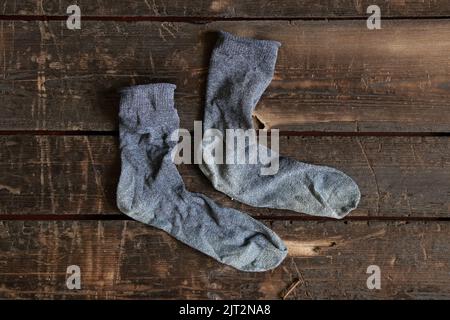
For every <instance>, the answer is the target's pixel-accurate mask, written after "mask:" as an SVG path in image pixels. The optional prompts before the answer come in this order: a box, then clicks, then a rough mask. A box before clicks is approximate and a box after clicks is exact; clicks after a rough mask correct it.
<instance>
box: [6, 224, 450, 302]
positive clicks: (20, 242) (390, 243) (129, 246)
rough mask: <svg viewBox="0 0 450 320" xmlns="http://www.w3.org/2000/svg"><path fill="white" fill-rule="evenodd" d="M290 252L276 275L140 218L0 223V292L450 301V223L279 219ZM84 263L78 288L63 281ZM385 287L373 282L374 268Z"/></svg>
mask: <svg viewBox="0 0 450 320" xmlns="http://www.w3.org/2000/svg"><path fill="white" fill-rule="evenodd" d="M270 226H271V227H272V228H273V229H274V230H275V232H277V233H278V234H279V235H280V237H281V238H282V239H283V240H284V241H285V242H286V245H287V246H288V248H289V256H288V258H287V259H286V260H285V261H284V262H283V263H282V264H281V266H280V267H279V268H277V269H276V270H274V271H272V272H265V273H246V272H239V271H237V270H234V269H232V268H231V267H227V266H224V265H222V264H219V263H217V262H216V261H215V260H213V259H210V258H209V257H206V256H204V255H202V254H200V253H198V252H197V251H195V250H193V249H191V248H189V247H187V246H185V245H183V244H181V243H179V242H178V241H175V240H174V239H173V238H171V237H170V236H168V235H167V234H166V233H164V232H162V231H159V230H156V229H154V228H151V227H148V226H145V225H143V224H140V223H137V222H130V221H128V222H123V221H45V222H41V221H0V261H1V262H0V298H2V299H20V298H39V299H42V298H54V299H62V298H77V299H105V298H108V299H116V298H117V299H125V298H141V299H143V298H159V299H164V298H166V299H176V298H179V299H199V298H203V299H277V298H279V295H280V293H282V292H283V291H284V290H285V289H286V288H287V287H289V286H290V285H291V284H292V283H293V282H294V281H295V279H297V278H299V277H300V278H302V279H304V281H305V283H306V285H301V286H298V287H297V288H296V289H295V290H294V291H293V292H292V293H291V295H290V296H289V299H332V298H334V299H338V298H339V299H391V298H392V299H394V298H395V299H432V298H446V299H448V298H450V278H449V276H448V274H449V272H450V262H449V259H448V252H449V250H450V247H449V246H450V245H449V244H450V223H449V222H428V223H426V222H411V223H403V222H380V221H378V222H362V221H359V222H357V221H353V222H346V223H345V222H343V221H329V222H321V223H320V222H311V221H310V222H294V223H290V222H274V223H272V224H270ZM70 265H78V266H79V267H80V271H81V290H68V289H67V288H66V270H67V267H68V266H70ZM370 265H377V266H379V267H380V271H381V289H380V290H369V289H368V288H367V286H366V281H367V278H368V277H369V274H366V272H367V267H368V266H370Z"/></svg>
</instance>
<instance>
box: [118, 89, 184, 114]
mask: <svg viewBox="0 0 450 320" xmlns="http://www.w3.org/2000/svg"><path fill="white" fill-rule="evenodd" d="M175 89H176V85H174V84H171V83H151V84H143V85H136V86H130V87H125V88H123V89H122V90H120V94H121V96H122V99H127V98H132V99H133V102H134V103H135V104H137V105H135V106H134V107H135V108H150V107H151V106H152V105H153V107H154V108H155V109H159V110H164V109H166V108H173V107H174V94H175ZM154 101H157V103H153V102H154Z"/></svg>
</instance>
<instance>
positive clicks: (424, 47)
mask: <svg viewBox="0 0 450 320" xmlns="http://www.w3.org/2000/svg"><path fill="white" fill-rule="evenodd" d="M244 26H245V27H244ZM220 29H224V30H227V31H231V32H234V33H238V34H240V35H245V36H253V37H257V38H268V39H277V40H279V41H281V42H282V43H283V46H282V48H281V50H280V54H279V59H278V63H277V68H276V74H275V78H274V80H273V81H272V83H271V85H270V87H269V89H268V90H267V92H266V94H265V95H264V97H263V99H262V101H261V103H260V104H259V105H258V106H257V108H256V112H255V114H256V116H257V117H258V118H259V120H260V121H261V122H262V123H265V124H266V126H267V127H270V128H280V129H282V130H289V131H290V130H293V131H312V130H320V131H372V132H380V131H418V132H429V131H435V132H448V131H450V106H449V104H448V101H450V90H449V83H450V82H449V79H450V64H449V62H448V52H449V51H450V21H447V20H395V21H385V22H383V29H382V30H378V31H371V30H368V29H367V28H366V27H365V21H363V20H361V21H328V22H324V21H306V22H298V21H296V22H285V21H245V22H236V21H232V22H215V23H209V24H206V25H198V24H189V23H169V22H162V23H160V22H139V23H123V22H122V23H118V22H107V21H102V22H92V21H86V22H84V23H83V27H82V29H81V30H79V31H73V30H68V29H66V27H65V22H64V21H51V22H44V21H40V22H29V21H28V22H19V21H1V22H0V31H1V32H0V34H1V37H0V43H1V44H2V46H1V47H2V48H3V55H2V56H3V59H0V91H1V98H2V105H1V107H0V108H1V113H2V117H1V118H0V130H36V129H38V130H115V129H117V112H118V103H119V102H118V95H117V91H118V90H119V88H121V87H123V86H127V85H132V84H141V83H148V82H156V81H167V82H173V83H176V84H177V85H178V89H177V94H176V103H177V107H178V111H179V113H180V117H181V120H182V121H181V126H182V127H184V128H188V129H190V128H192V127H193V120H195V119H198V120H199V119H201V118H202V115H203V106H202V101H203V94H204V91H205V87H204V84H205V79H206V74H207V65H208V59H209V56H210V50H211V47H212V45H213V43H214V40H215V38H216V37H215V34H214V32H213V31H215V30H220Z"/></svg>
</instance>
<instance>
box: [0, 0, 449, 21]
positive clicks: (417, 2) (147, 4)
mask: <svg viewBox="0 0 450 320" xmlns="http://www.w3.org/2000/svg"><path fill="white" fill-rule="evenodd" d="M72 4H78V5H80V7H81V8H82V14H83V15H86V16H94V17H99V16H100V17H108V16H119V17H123V16H134V17H203V18H211V17H215V18H220V17H222V18H267V19H270V18H314V17H317V18H323V17H327V18H354V17H366V16H367V14H366V8H367V7H368V6H370V5H374V4H376V5H378V6H380V8H381V10H382V13H383V15H384V16H385V17H430V16H431V17H447V16H449V15H450V4H449V2H448V1H447V0H406V1H405V0H359V1H354V0H339V1H336V0H284V1H257V0H250V1H240V0H213V1H211V0H209V1H202V0H191V1H189V0H172V1H165V0H126V1H124V0H94V1H93V0H50V1H48V0H38V1H36V0H20V1H14V0H2V1H0V8H1V9H0V10H1V11H0V13H3V14H5V15H18V14H19V15H49V16H59V15H64V14H65V13H66V8H67V7H68V6H69V5H72Z"/></svg>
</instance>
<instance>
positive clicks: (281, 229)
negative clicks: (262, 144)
mask: <svg viewBox="0 0 450 320" xmlns="http://www.w3.org/2000/svg"><path fill="white" fill-rule="evenodd" d="M71 4H79V5H80V7H81V10H82V29H81V30H76V31H73V30H68V29H67V28H66V24H65V17H66V8H67V6H68V5H71ZM372 4H376V5H379V6H380V8H381V13H382V18H389V19H383V20H382V29H381V30H377V31H370V30H368V29H367V28H366V21H365V17H367V16H368V14H367V13H366V8H367V6H368V5H372ZM217 30H226V31H230V32H233V33H236V34H239V35H242V36H250V37H257V38H262V39H276V40H279V41H281V42H282V44H283V45H282V47H281V49H280V52H279V58H278V62H277V66H276V71H275V77H274V79H273V81H272V83H271V85H270V86H269V88H268V90H267V92H266V93H265V94H264V96H263V98H262V100H261V101H260V103H259V104H258V106H257V108H256V110H255V118H257V120H259V123H260V125H261V126H265V127H266V128H278V129H281V130H282V136H281V140H280V152H281V153H282V154H283V155H287V156H290V157H294V158H296V159H298V160H302V161H306V162H310V163H315V164H322V165H328V166H332V167H336V168H338V169H340V170H343V171H345V172H346V173H348V174H349V175H350V176H352V177H353V178H354V179H355V180H356V181H357V183H358V184H359V186H360V188H361V192H362V199H361V204H360V207H359V208H358V209H357V210H356V211H355V212H353V213H352V214H351V215H350V216H349V217H348V218H346V219H345V220H344V221H333V220H326V219H320V218H316V219H311V218H310V217H307V216H305V215H302V214H298V213H294V212H290V211H281V210H270V209H258V208H252V207H249V206H245V205H242V204H239V203H237V202H236V201H232V200H231V199H230V198H228V197H227V196H225V195H224V194H221V193H219V192H217V191H215V190H213V188H212V187H211V184H210V182H209V181H208V180H207V179H206V178H205V177H204V176H203V175H202V174H201V172H200V171H199V169H198V168H197V167H196V166H195V165H181V166H179V169H180V172H181V173H182V176H183V179H184V181H185V183H186V185H187V188H188V189H189V190H191V191H198V192H203V193H205V194H206V195H208V196H210V197H211V198H213V199H214V200H216V201H218V202H219V203H221V204H222V205H226V206H231V207H235V208H238V209H241V210H243V211H245V212H248V213H249V214H251V215H253V216H254V217H256V218H258V219H260V220H262V221H264V222H265V223H267V224H268V225H269V226H270V227H272V228H273V229H274V230H275V231H276V232H277V233H278V234H279V235H280V236H281V238H283V240H284V241H285V242H286V244H287V246H288V247H289V251H290V254H289V257H288V258H287V259H286V260H285V262H284V263H283V264H282V265H281V266H280V268H278V269H276V270H275V271H273V272H267V273H258V274H252V273H243V272H239V271H236V270H234V269H232V268H230V267H226V266H223V265H221V264H219V263H217V262H215V261H214V260H212V259H210V258H208V257H206V256H204V255H202V254H200V253H198V252H196V251H195V250H193V249H191V248H189V247H187V246H185V245H183V244H181V243H179V242H177V241H175V240H174V239H172V238H171V237H170V236H168V235H167V234H165V233H164V232H162V231H159V230H157V229H154V228H151V227H148V226H145V225H142V224H140V223H137V222H133V221H129V220H128V218H127V217H125V216H124V215H122V214H121V213H120V212H119V211H118V209H117V208H116V206H115V188H116V185H117V181H118V178H119V173H120V171H119V170H120V159H119V150H118V138H117V120H118V119H117V112H118V103H119V97H118V94H117V92H118V89H119V88H121V87H124V86H128V85H133V84H142V83H149V82H158V81H165V82H173V83H176V84H177V87H178V88H177V91H176V104H177V110H178V112H179V115H180V118H181V126H182V127H184V128H188V129H192V128H193V121H194V120H201V119H202V115H203V106H202V103H203V100H204V90H205V82H206V75H207V70H208V61H209V56H210V52H211V49H212V47H213V45H214V41H215V31H217ZM449 49H450V2H449V1H447V0H406V1H405V0H391V1H388V0H370V1H369V0H367V1H366V0H361V1H353V0H340V1H331V0H317V1H312V0H302V1H294V0H286V1H254V0H253V1H237V0H214V1H197V0H193V1H182V0H170V1H162V0H136V1H129V0H122V1H119V0H109V1H100V0H97V1H87V0H79V1H69V0H48V1H46V0H21V1H12V0H0V114H1V116H0V299H22V298H23V299H32V298H47V299H48V298H58V299H67V298H80V299H105V298H114V299H128V298H142V299H145V298H147V299H154V298H164V299H173V298H189V299H199V298H206V299H226V298H228V299H269V298H274V299H276V298H279V297H280V295H281V294H283V293H284V292H285V290H286V289H287V288H288V287H289V286H290V285H291V284H292V283H293V282H295V281H296V279H298V278H301V279H303V281H304V283H303V284H301V285H299V286H298V287H297V288H296V289H295V290H294V291H293V292H292V293H291V294H290V295H289V297H288V298H289V299H330V298H342V299H352V298H361V299H373V298H375V299H393V298H400V299H433V298H446V299H450V280H449V279H450V278H449V277H448V275H449V273H450V262H449V259H448V251H449V243H450V241H449V240H450V239H449V237H450V224H449V218H450V216H449V214H450V200H449V199H450V170H449V169H450V155H449V150H450V136H449V133H450V103H449V102H450V90H449V88H450V86H449V83H450V80H449V79H450V64H449V52H450V50H449ZM87 219H88V220H87ZM73 264H75V265H79V266H80V267H81V271H82V289H81V290H79V291H78V290H75V291H72V290H68V289H67V288H66V285H65V279H66V269H67V266H69V265H73ZM369 265H378V266H379V267H380V268H381V272H382V273H381V275H382V284H381V285H382V289H381V290H368V289H367V287H366V280H367V277H368V274H366V270H367V267H368V266H369Z"/></svg>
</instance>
